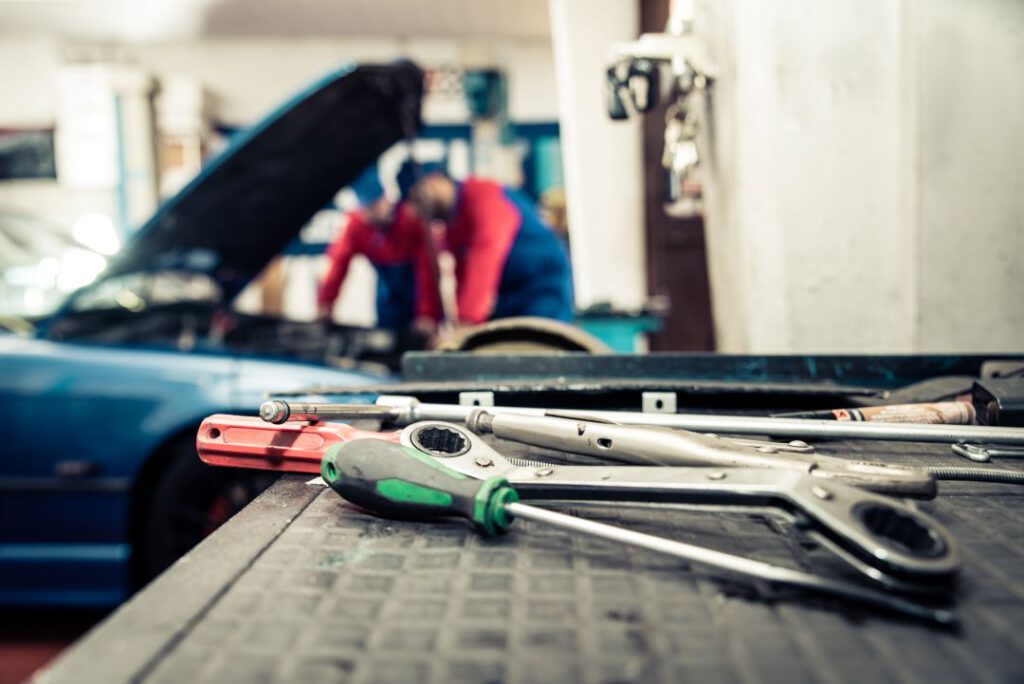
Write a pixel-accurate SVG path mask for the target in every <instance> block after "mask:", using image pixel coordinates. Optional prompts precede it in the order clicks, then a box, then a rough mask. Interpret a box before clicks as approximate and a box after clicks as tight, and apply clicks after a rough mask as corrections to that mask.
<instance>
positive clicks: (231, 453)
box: [196, 413, 399, 475]
mask: <svg viewBox="0 0 1024 684" xmlns="http://www.w3.org/2000/svg"><path fill="white" fill-rule="evenodd" d="M398 435H399V433H398V432H397V431H395V432H373V431H371V430H360V429H358V428H354V427H352V426H351V425H346V424H344V423H323V422H321V423H306V422H293V423H284V424H282V425H273V424H271V423H267V422H265V421H264V420H262V419H260V418H254V417H250V416H232V415H228V414H223V413H218V414H215V415H212V416H210V417H209V418H207V419H206V420H204V421H203V423H202V425H200V426H199V433H198V434H197V435H196V451H198V452H199V458H200V459H202V460H203V462H204V463H209V464H210V465H215V466H224V467H228V468H256V469H259V470H276V471H278V472H283V473H309V474H312V475H319V474H320V460H321V459H322V458H323V455H324V452H326V451H327V449H328V448H329V447H331V446H332V445H334V444H339V443H341V442H351V441H353V440H356V439H381V440H384V441H387V442H394V443H398Z"/></svg>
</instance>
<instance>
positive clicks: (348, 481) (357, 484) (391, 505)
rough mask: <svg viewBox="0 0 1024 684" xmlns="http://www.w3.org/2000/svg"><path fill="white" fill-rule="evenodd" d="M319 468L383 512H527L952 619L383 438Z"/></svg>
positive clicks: (509, 515) (358, 500) (504, 523)
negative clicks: (555, 499) (655, 531)
mask: <svg viewBox="0 0 1024 684" xmlns="http://www.w3.org/2000/svg"><path fill="white" fill-rule="evenodd" d="M320 474H321V475H322V476H323V478H324V481H325V482H326V483H327V484H328V486H330V487H331V489H333V490H334V491H335V492H337V493H338V494H339V495H341V497H342V498H344V499H346V500H347V501H350V502H352V503H354V504H356V505H358V506H361V507H363V508H365V509H367V510H369V511H372V512H374V513H378V514H381V515H385V516H388V517H394V518H413V519H419V518H442V517H461V518H465V519H467V520H469V521H470V522H471V523H472V524H473V527H474V528H475V530H476V531H477V532H479V533H480V534H482V535H484V536H490V537H492V536H497V535H500V534H503V533H504V532H506V531H508V529H509V527H510V526H511V525H512V520H513V518H517V517H518V518H524V519H526V520H531V521H534V522H537V523H542V524H546V525H553V526H555V527H560V528H563V529H567V530H571V531H574V532H580V533H583V534H587V535H590V536H593V537H598V538H601V539H605V540H609V541H616V542H620V543H622V544H627V545H631V546H637V547H640V548H645V549H649V550H651V551H656V552H659V553H664V554H668V555H670V556H674V557H676V558H681V559H683V560H685V561H689V562H692V563H697V564H701V565H705V566H709V567H713V568H718V569H720V570H725V571H728V572H732V573H735V574H739V575H744V576H746V577H751V578H754V579H756V580H760V581H767V582H769V583H775V584H781V585H788V586H793V587H799V588H802V589H809V590H812V591H816V592H820V593H825V594H830V595H833V596H839V597H842V598H845V599H851V600H854V601H859V602H862V603H867V604H871V605H874V606H877V607H881V608H885V609H888V610H891V611H894V612H898V613H901V614H903V615H906V616H910V617H913V618H916V619H920V620H925V621H928V622H933V623H937V624H940V625H944V626H954V625H955V624H956V623H957V619H956V616H955V615H954V614H953V613H952V612H950V611H948V610H944V609H940V608H931V607H928V606H924V605H921V604H918V603H914V602H911V601H907V600H904V599H902V598H900V597H898V596H894V595H891V594H886V593H884V592H881V591H876V590H873V589H868V588H866V587H861V586H858V585H855V584H851V583H849V582H843V581H839V580H833V579H829V578H825V577H818V576H817V575H813V574H810V573H806V572H801V571H798V570H791V569H789V568H783V567H780V566H777V565H771V564H769V563H763V562H761V561H757V560H753V559H750V558H744V557H742V556H736V555H733V554H729V553H724V552H721V551H715V550H713V549H708V548H704V547H702V546H696V545H693V544H686V543H684V542H678V541H674V540H670V539H665V538H662V537H657V536H654V535H649V534H644V533H642V532H635V531H633V530H627V529H624V528H621V527H615V526H613V525H606V524H604V523H599V522H594V521H592V520H585V519H583V518H577V517H575V516H571V515H565V514H563V513H557V512H555V511H550V510H547V509H544V508H538V507H536V506H528V505H526V504H522V503H519V495H518V494H517V493H516V491H515V490H514V489H513V488H512V487H511V486H510V485H509V484H508V481H507V480H505V479H504V478H501V477H494V478H490V479H487V480H479V479H475V478H471V477H469V476H467V475H464V474H463V473H460V472H458V471H455V470H452V469H451V468H449V467H448V466H446V465H444V464H443V463H442V462H441V461H440V460H438V459H435V458H433V457H431V456H428V455H427V454H425V453H423V452H420V451H417V450H415V449H412V448H409V447H406V446H402V445H399V444H393V443H390V442H385V441H382V440H377V439H361V440H356V441H353V442H345V443H341V444H337V445H335V446H332V447H331V448H330V449H328V451H327V452H326V454H325V455H324V458H323V461H322V462H321V464H320Z"/></svg>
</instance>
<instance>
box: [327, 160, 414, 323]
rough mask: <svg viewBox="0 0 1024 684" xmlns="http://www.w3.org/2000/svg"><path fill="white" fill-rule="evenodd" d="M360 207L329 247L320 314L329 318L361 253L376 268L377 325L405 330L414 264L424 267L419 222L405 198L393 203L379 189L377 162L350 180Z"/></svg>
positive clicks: (409, 320)
mask: <svg viewBox="0 0 1024 684" xmlns="http://www.w3.org/2000/svg"><path fill="white" fill-rule="evenodd" d="M349 187H350V188H351V189H352V190H353V191H354V192H355V193H356V196H357V197H358V198H359V204H360V206H359V208H358V209H356V210H355V211H353V212H350V213H349V214H348V215H347V216H346V225H345V227H344V229H343V230H342V232H341V233H340V234H339V236H338V238H337V239H336V240H335V241H334V242H333V243H332V244H331V245H330V247H328V249H327V257H328V260H329V262H330V265H329V267H328V269H327V273H326V275H325V276H324V278H323V280H322V281H321V282H320V286H319V288H318V289H317V305H318V307H319V310H320V316H321V317H322V318H329V317H330V312H331V309H332V308H333V306H334V301H335V299H337V297H338V293H339V291H340V289H341V286H342V283H344V281H345V276H346V275H347V274H348V268H349V265H350V264H351V262H352V258H353V257H354V256H355V255H357V254H362V255H363V256H365V257H366V258H367V259H368V260H369V261H370V263H371V264H373V267H374V269H376V271H377V325H378V327H381V328H388V329H390V330H395V331H399V332H401V331H407V330H409V329H410V327H411V325H412V322H413V313H414V310H415V307H416V300H417V297H418V292H417V288H416V284H417V282H418V281H419V280H425V279H422V278H417V277H416V276H415V270H416V269H417V268H419V267H425V266H426V264H425V262H424V261H423V260H422V259H421V258H420V251H421V250H422V248H423V235H424V228H423V224H422V223H421V222H420V221H419V219H418V218H417V217H416V215H415V214H414V212H413V211H412V208H411V207H410V206H409V205H408V203H405V202H400V203H399V204H398V205H397V206H396V205H395V204H394V202H392V201H391V200H389V199H388V198H387V197H386V196H385V194H384V188H383V187H381V183H380V177H379V176H378V173H377V165H376V164H374V165H373V166H371V167H370V168H368V169H367V170H366V171H364V172H363V173H362V174H361V175H360V176H359V177H358V178H357V179H356V180H355V181H354V182H353V183H352V185H350V186H349Z"/></svg>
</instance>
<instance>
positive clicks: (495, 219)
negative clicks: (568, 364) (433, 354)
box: [410, 168, 573, 327]
mask: <svg viewBox="0 0 1024 684" xmlns="http://www.w3.org/2000/svg"><path fill="white" fill-rule="evenodd" d="M410 199H411V201H412V204H413V206H414V207H415V210H416V213H417V214H418V215H419V217H420V218H421V219H422V220H423V221H424V222H425V223H427V224H428V225H431V226H443V229H442V230H441V231H439V235H440V240H439V242H440V243H441V244H439V245H438V247H439V248H441V249H447V250H448V251H450V252H451V253H452V254H453V256H454V257H455V278H456V283H457V287H456V301H457V308H458V323H460V324H470V325H472V324H477V323H483V322H484V321H488V320H492V319H495V318H507V317H510V316H541V317H544V318H553V319H557V320H561V321H571V320H572V315H573V298H572V275H571V272H570V269H569V257H568V255H567V253H566V249H565V247H564V246H563V244H562V242H561V241H560V240H559V239H558V237H557V236H556V235H555V234H554V233H553V232H552V231H551V229H550V228H548V227H547V226H546V225H544V223H543V222H542V221H541V219H540V217H539V216H538V215H537V212H536V211H535V210H534V209H533V208H532V206H531V205H530V202H529V200H527V199H526V198H525V197H523V196H522V195H520V194H519V193H517V192H515V191H513V190H509V189H507V188H504V187H502V186H501V185H499V184H498V183H495V182H494V181H490V180H483V179H479V178H468V179H467V180H465V181H464V182H462V183H456V182H455V181H453V180H452V179H451V178H449V177H448V176H447V174H445V173H444V172H443V171H441V170H439V169H437V168H433V169H426V168H424V169H423V170H422V172H421V175H420V177H419V179H418V180H417V182H416V183H415V185H414V186H413V188H412V190H411V192H410ZM435 234H437V232H436V231H435ZM424 251H425V252H426V250H424ZM419 273H420V274H421V277H427V269H425V268H421V269H419ZM420 290H421V291H422V292H424V293H428V294H427V295H425V296H423V297H421V298H420V299H419V300H418V304H417V306H416V314H417V325H418V326H419V327H422V325H423V320H424V319H428V320H433V321H436V320H438V319H439V313H440V303H439V301H438V298H437V295H436V292H437V289H436V287H435V288H430V287H429V283H428V282H426V281H424V282H423V283H422V284H421V286H420Z"/></svg>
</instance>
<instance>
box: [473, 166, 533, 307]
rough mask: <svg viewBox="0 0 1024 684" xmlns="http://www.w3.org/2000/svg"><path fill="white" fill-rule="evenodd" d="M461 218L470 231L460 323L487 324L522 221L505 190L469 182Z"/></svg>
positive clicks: (490, 184) (492, 185) (487, 183)
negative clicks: (506, 262) (485, 322)
mask: <svg viewBox="0 0 1024 684" xmlns="http://www.w3.org/2000/svg"><path fill="white" fill-rule="evenodd" d="M460 213H462V216H460V217H459V219H461V220H462V221H463V222H464V224H463V229H464V230H465V231H466V248H465V251H464V252H463V254H462V256H461V258H460V261H461V262H462V263H461V264H460V268H459V282H458V305H459V320H460V321H461V322H463V323H470V324H476V323H483V322H484V321H486V320H488V319H489V318H490V317H491V313H492V312H493V311H494V305H495V303H496V302H497V300H498V285H499V284H500V283H501V273H502V271H503V270H504V268H505V261H506V260H507V259H508V254H509V252H510V251H511V250H512V243H513V242H515V239H516V233H517V231H518V230H519V224H520V223H521V222H522V217H521V216H520V215H519V211H518V210H517V209H516V208H515V206H514V205H513V204H512V203H511V202H509V200H508V198H507V197H505V193H504V192H503V191H502V189H501V186H500V185H498V184H497V183H491V182H473V181H467V182H466V184H465V185H464V186H463V194H462V207H460Z"/></svg>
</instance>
